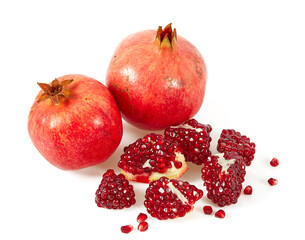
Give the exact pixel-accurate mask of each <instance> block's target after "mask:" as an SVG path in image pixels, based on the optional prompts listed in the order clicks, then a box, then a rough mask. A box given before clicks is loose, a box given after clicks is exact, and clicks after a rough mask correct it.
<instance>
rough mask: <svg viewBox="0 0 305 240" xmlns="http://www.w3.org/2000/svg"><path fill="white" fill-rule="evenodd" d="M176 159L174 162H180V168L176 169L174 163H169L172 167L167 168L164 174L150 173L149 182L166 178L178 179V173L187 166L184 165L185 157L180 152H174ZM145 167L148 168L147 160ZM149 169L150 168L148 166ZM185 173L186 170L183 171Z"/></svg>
mask: <svg viewBox="0 0 305 240" xmlns="http://www.w3.org/2000/svg"><path fill="white" fill-rule="evenodd" d="M175 155H176V158H175V161H177V162H182V166H181V168H179V169H178V168H176V167H175V165H174V163H173V162H171V164H172V167H171V168H168V169H167V171H166V172H165V173H159V172H152V173H151V175H150V176H149V181H154V180H157V179H159V178H161V177H168V178H178V177H179V176H180V172H181V170H184V169H187V165H186V163H185V157H184V155H183V154H182V153H181V152H175ZM144 165H146V166H147V167H149V166H150V164H149V160H147V161H146V162H145V163H144V164H143V167H144ZM150 167H151V166H150ZM185 171H186V170H185Z"/></svg>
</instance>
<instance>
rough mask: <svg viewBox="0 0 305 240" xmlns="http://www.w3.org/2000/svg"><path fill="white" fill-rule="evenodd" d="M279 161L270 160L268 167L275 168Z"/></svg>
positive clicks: (275, 159)
mask: <svg viewBox="0 0 305 240" xmlns="http://www.w3.org/2000/svg"><path fill="white" fill-rule="evenodd" d="M279 163H280V162H279V160H278V159H277V158H272V160H271V161H270V165H271V166H272V167H277V166H278V165H279Z"/></svg>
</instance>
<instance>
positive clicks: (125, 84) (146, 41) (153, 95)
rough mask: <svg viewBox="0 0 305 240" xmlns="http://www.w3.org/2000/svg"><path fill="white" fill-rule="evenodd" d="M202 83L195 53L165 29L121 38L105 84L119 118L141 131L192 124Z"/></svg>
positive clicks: (204, 76) (204, 74)
mask: <svg viewBox="0 0 305 240" xmlns="http://www.w3.org/2000/svg"><path fill="white" fill-rule="evenodd" d="M206 81H207V70H206V66H205V63H204V60H203V58H202V56H201V54H200V52H199V51H198V50H197V49H196V47H195V46H194V45H193V44H192V43H190V42H189V41H187V40H186V39H185V38H183V37H181V36H177V33H176V29H172V27H171V24H168V25H167V26H166V27H165V28H164V29H162V27H159V29H158V30H157V31H154V30H146V31H142V32H138V33H134V34H132V35H130V36H128V37H126V38H125V39H124V40H123V41H122V42H121V43H120V44H119V46H118V47H117V49H116V50H115V52H114V54H113V57H112V59H111V62H110V65H109V67H108V72H107V77H106V84H107V86H108V88H109V89H110V91H111V92H112V93H113V95H114V97H115V99H116V100H117V103H118V105H119V108H120V110H121V112H122V116H123V118H124V119H125V120H126V121H127V122H129V123H131V124H133V125H135V126H137V127H139V128H142V129H150V130H156V129H164V128H166V127H169V126H172V125H178V124H180V123H182V122H184V121H186V120H188V119H190V118H192V117H193V116H194V115H195V114H196V113H197V112H198V111H199V109H200V107H201V105H202V102H203V98H204V93H205V88H206Z"/></svg>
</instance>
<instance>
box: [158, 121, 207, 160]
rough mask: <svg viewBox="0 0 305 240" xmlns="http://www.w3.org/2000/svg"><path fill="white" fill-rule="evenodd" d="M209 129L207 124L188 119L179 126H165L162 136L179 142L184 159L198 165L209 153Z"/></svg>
mask: <svg viewBox="0 0 305 240" xmlns="http://www.w3.org/2000/svg"><path fill="white" fill-rule="evenodd" d="M211 131H212V127H211V126H210V125H209V124H207V125H204V124H201V123H199V122H197V121H196V120H195V119H190V120H188V121H186V122H184V123H182V124H181V125H179V126H171V127H169V128H166V129H165V131H164V136H165V137H166V138H169V139H172V140H174V141H177V142H178V143H179V144H180V146H181V148H182V151H183V154H184V156H185V160H186V161H188V162H192V163H195V164H197V165H200V164H202V163H204V161H205V160H206V159H207V158H208V157H209V156H210V155H211V152H210V143H211V140H212V138H211V137H210V132H211Z"/></svg>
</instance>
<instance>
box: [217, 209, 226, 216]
mask: <svg viewBox="0 0 305 240" xmlns="http://www.w3.org/2000/svg"><path fill="white" fill-rule="evenodd" d="M225 216H226V213H225V211H224V210H222V209H220V210H218V211H217V212H216V213H215V217H217V218H224V217H225Z"/></svg>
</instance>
